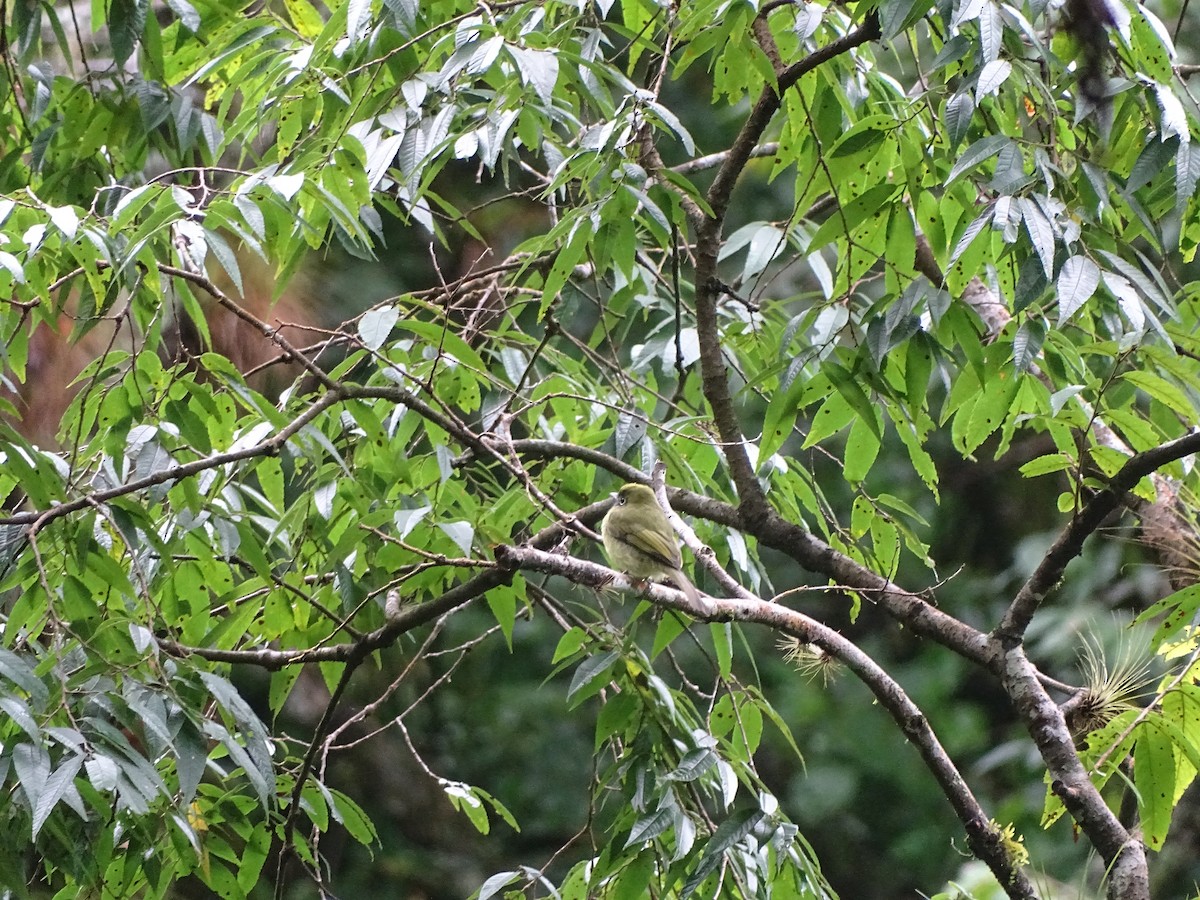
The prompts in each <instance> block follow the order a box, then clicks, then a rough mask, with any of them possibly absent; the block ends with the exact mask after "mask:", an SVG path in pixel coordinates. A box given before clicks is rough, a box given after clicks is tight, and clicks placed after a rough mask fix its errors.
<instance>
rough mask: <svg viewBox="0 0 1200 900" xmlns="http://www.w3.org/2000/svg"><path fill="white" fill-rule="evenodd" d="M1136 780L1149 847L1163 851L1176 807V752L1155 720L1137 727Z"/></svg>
mask: <svg viewBox="0 0 1200 900" xmlns="http://www.w3.org/2000/svg"><path fill="white" fill-rule="evenodd" d="M1133 777H1134V783H1135V784H1136V785H1137V793H1138V818H1139V820H1140V822H1141V827H1142V835H1143V838H1144V840H1145V841H1146V846H1147V847H1149V848H1150V849H1151V850H1161V849H1162V847H1163V842H1164V841H1165V840H1166V838H1167V829H1168V828H1170V826H1171V812H1172V810H1173V809H1174V805H1175V804H1174V800H1175V750H1174V747H1173V746H1172V744H1171V740H1170V738H1169V737H1168V736H1167V735H1166V734H1165V733H1164V732H1163V731H1162V729H1160V728H1158V727H1156V726H1155V725H1154V723H1153V722H1151V721H1146V722H1143V723H1142V724H1141V725H1139V726H1138V728H1137V745H1136V746H1135V747H1134V751H1133Z"/></svg>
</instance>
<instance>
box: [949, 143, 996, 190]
mask: <svg viewBox="0 0 1200 900" xmlns="http://www.w3.org/2000/svg"><path fill="white" fill-rule="evenodd" d="M1011 144H1012V138H1010V137H1008V136H1006V135H1003V134H991V135H988V136H987V137H985V138H982V139H980V140H978V141H976V142H975V143H973V144H972V145H971V146H970V147H968V148H967V149H966V150H964V151H963V153H962V156H960V157H959V158H958V162H956V163H955V164H954V165H953V166H952V167H951V168H950V172H949V174H948V175H947V176H946V187H949V186H950V185H951V184H953V183H954V181H955V180H956V179H957V178H958V177H959V176H961V175H962V174H963V173H964V172H969V171H970V170H971V169H973V168H975V167H976V166H977V165H979V164H980V163H981V162H984V161H986V160H989V159H991V158H992V157H993V156H995V155H996V154H997V153H999V152H1000V151H1001V150H1003V149H1004V148H1005V147H1007V146H1009V145H1011Z"/></svg>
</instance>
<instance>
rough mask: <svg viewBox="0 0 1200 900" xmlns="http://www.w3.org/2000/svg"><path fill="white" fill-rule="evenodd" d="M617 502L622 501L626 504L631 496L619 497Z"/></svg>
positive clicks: (622, 503)
mask: <svg viewBox="0 0 1200 900" xmlns="http://www.w3.org/2000/svg"><path fill="white" fill-rule="evenodd" d="M617 502H618V503H620V504H621V505H622V506H624V505H625V504H626V503H628V502H629V498H628V497H618V498H617Z"/></svg>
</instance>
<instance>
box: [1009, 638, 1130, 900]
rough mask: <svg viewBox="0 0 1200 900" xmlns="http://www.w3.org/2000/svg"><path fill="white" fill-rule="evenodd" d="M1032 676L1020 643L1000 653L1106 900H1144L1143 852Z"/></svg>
mask: <svg viewBox="0 0 1200 900" xmlns="http://www.w3.org/2000/svg"><path fill="white" fill-rule="evenodd" d="M1035 673H1036V669H1035V668H1034V666H1033V664H1032V663H1031V662H1030V661H1029V660H1028V659H1027V658H1026V656H1025V651H1024V650H1023V649H1022V647H1021V645H1020V644H1019V643H1017V644H1013V645H1012V646H1010V647H1008V648H1007V649H1006V650H1005V652H1004V679H1003V682H1004V688H1005V690H1006V691H1007V693H1008V695H1009V697H1010V698H1011V699H1012V701H1013V704H1014V705H1015V706H1016V708H1017V711H1018V712H1019V713H1020V715H1021V718H1022V719H1023V720H1024V722H1025V725H1026V728H1027V729H1028V730H1029V735H1030V737H1032V738H1033V742H1034V744H1036V745H1037V748H1038V752H1039V753H1040V754H1041V757H1042V760H1043V761H1044V762H1045V763H1046V770H1047V772H1049V774H1050V779H1051V782H1050V789H1051V790H1052V791H1054V793H1055V794H1056V795H1057V796H1058V797H1059V799H1061V800H1062V802H1063V805H1064V806H1065V807H1066V809H1067V812H1069V813H1070V814H1071V817H1072V818H1073V819H1074V820H1075V821H1076V822H1077V823H1078V824H1079V827H1080V828H1081V829H1083V832H1084V834H1086V835H1087V836H1088V839H1089V840H1090V841H1091V842H1092V846H1094V847H1095V848H1096V850H1097V852H1099V854H1100V856H1101V857H1102V858H1103V859H1104V862H1105V864H1106V866H1107V869H1108V873H1109V874H1108V896H1109V897H1110V898H1111V900H1149V897H1150V885H1149V876H1148V873H1147V868H1146V851H1145V848H1144V847H1143V846H1142V844H1141V842H1140V841H1139V840H1138V839H1137V838H1136V837H1135V836H1134V835H1132V834H1130V832H1129V831H1128V830H1127V829H1126V828H1125V826H1124V825H1122V824H1121V821H1120V819H1118V818H1117V816H1116V815H1115V814H1114V813H1113V811H1112V810H1110V809H1109V808H1108V804H1107V803H1105V802H1104V798H1103V797H1102V796H1100V792H1099V791H1098V790H1096V786H1095V785H1094V784H1092V781H1091V779H1090V778H1089V777H1088V773H1087V770H1085V769H1084V767H1083V764H1082V763H1081V762H1080V760H1079V754H1078V753H1076V751H1075V742H1074V740H1073V739H1072V737H1071V732H1070V730H1069V729H1068V728H1067V723H1066V720H1065V718H1064V717H1063V714H1062V710H1061V709H1060V708H1059V707H1058V706H1057V705H1056V704H1055V703H1054V701H1053V700H1051V699H1050V697H1049V695H1047V694H1046V691H1045V689H1044V688H1043V687H1042V686H1041V684H1039V683H1038V680H1037V677H1036V675H1035Z"/></svg>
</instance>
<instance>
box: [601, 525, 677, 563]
mask: <svg viewBox="0 0 1200 900" xmlns="http://www.w3.org/2000/svg"><path fill="white" fill-rule="evenodd" d="M617 540H619V541H621V542H622V543H624V544H628V545H629V546H630V547H633V548H634V549H635V550H640V551H641V552H642V553H645V554H646V555H647V556H649V557H650V558H651V559H653V560H654V561H655V562H659V563H662V564H663V565H664V566H668V567H670V568H672V569H678V568H679V567H680V566H681V565H682V564H683V557H682V556H680V555H679V545H678V544H676V543H675V540H674V538H673V537H670V536H668V535H665V534H663V533H662V532H659V531H652V530H648V529H643V530H641V531H638V532H636V533H635V532H630V531H625V530H623V529H621V530H618V532H617Z"/></svg>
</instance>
